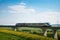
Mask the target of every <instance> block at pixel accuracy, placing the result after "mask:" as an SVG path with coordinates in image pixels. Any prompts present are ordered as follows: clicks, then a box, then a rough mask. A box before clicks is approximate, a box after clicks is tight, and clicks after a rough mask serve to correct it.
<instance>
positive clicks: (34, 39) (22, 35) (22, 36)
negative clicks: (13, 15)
mask: <svg viewBox="0 0 60 40" xmlns="http://www.w3.org/2000/svg"><path fill="white" fill-rule="evenodd" d="M0 32H3V33H5V34H6V33H7V34H11V35H9V36H10V37H11V38H10V39H12V40H14V39H13V38H14V37H13V36H12V35H15V36H20V39H19V37H17V38H16V39H15V40H21V39H22V40H25V39H26V40H28V39H30V40H54V39H52V38H48V37H44V36H39V35H34V34H29V33H24V32H17V31H12V30H5V29H4V30H2V29H0ZM3 36H5V37H6V35H3ZM2 38H3V37H2ZM7 38H8V35H7ZM8 39H9V38H8ZM8 39H7V40H8Z"/></svg>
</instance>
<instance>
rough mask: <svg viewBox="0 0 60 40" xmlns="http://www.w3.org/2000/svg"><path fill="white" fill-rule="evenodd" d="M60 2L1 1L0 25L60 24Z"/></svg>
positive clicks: (46, 0)
mask: <svg viewBox="0 0 60 40" xmlns="http://www.w3.org/2000/svg"><path fill="white" fill-rule="evenodd" d="M59 4H60V0H0V25H12V24H15V23H22V22H23V23H41V22H49V23H51V24H56V23H60V19H59V17H60V5H59Z"/></svg>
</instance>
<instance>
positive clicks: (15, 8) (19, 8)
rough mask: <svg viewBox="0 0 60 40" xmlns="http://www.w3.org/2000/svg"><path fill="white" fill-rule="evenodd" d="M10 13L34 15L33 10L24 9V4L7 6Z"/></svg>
mask: <svg viewBox="0 0 60 40" xmlns="http://www.w3.org/2000/svg"><path fill="white" fill-rule="evenodd" d="M8 8H9V9H10V10H9V12H11V13H35V11H36V10H35V9H32V8H31V9H29V8H27V7H26V4H25V3H20V4H18V5H13V6H8Z"/></svg>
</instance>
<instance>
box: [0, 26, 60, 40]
mask: <svg viewBox="0 0 60 40" xmlns="http://www.w3.org/2000/svg"><path fill="white" fill-rule="evenodd" d="M0 29H1V30H10V31H13V30H12V28H9V27H5V28H4V27H1V28H0ZM17 32H19V33H21V32H23V33H22V35H20V36H19V35H18V34H19V33H17V34H14V31H13V33H12V32H8V31H6V33H5V32H0V40H28V39H30V40H35V39H36V40H37V38H38V37H36V38H32V36H34V35H38V36H39V37H40V36H41V37H40V38H41V39H40V38H38V40H39V39H40V40H47V39H49V40H53V36H52V35H53V32H52V31H51V30H50V29H48V32H47V38H45V37H44V36H43V35H42V29H40V28H27V27H19V28H18V30H17ZM27 33H28V35H29V36H30V34H32V35H31V37H29V36H27ZM24 35H25V36H24ZM22 36H23V37H22ZM50 38H51V39H50ZM59 38H60V32H58V39H59Z"/></svg>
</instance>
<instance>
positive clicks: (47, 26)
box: [14, 23, 60, 39]
mask: <svg viewBox="0 0 60 40" xmlns="http://www.w3.org/2000/svg"><path fill="white" fill-rule="evenodd" d="M36 25H37V26H36ZM16 27H33V28H41V29H42V32H43V35H44V36H47V29H51V30H52V31H53V36H54V38H55V39H58V35H57V30H59V29H60V27H51V25H50V24H49V23H18V24H16ZM16 27H15V28H14V30H15V31H16V30H17V28H16Z"/></svg>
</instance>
